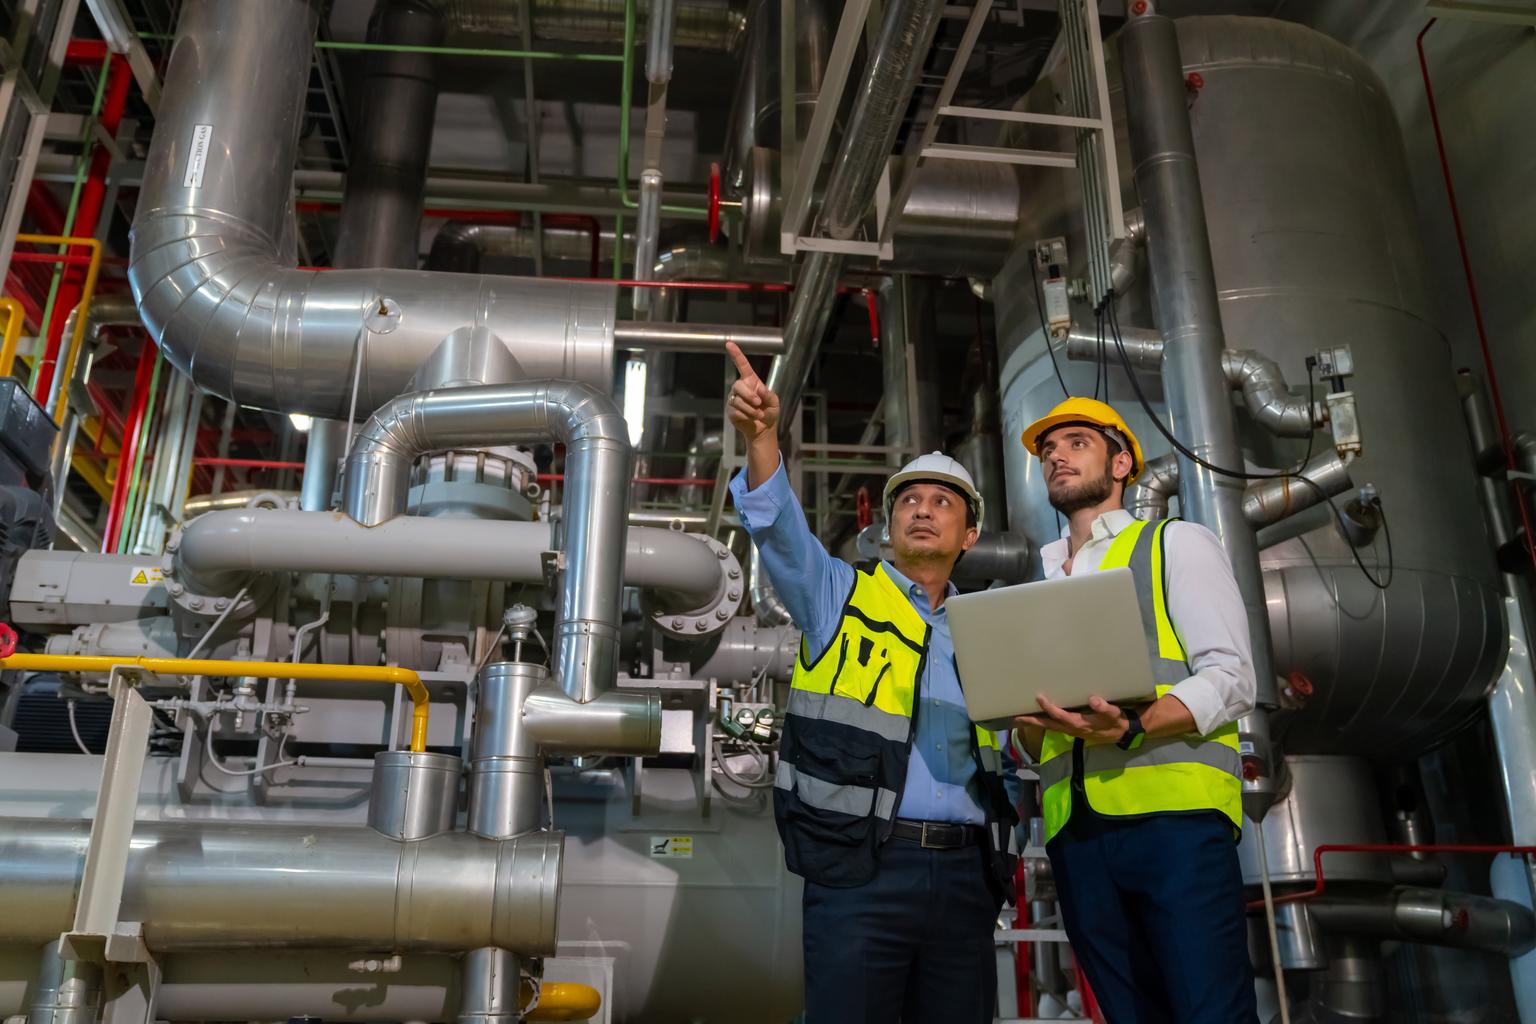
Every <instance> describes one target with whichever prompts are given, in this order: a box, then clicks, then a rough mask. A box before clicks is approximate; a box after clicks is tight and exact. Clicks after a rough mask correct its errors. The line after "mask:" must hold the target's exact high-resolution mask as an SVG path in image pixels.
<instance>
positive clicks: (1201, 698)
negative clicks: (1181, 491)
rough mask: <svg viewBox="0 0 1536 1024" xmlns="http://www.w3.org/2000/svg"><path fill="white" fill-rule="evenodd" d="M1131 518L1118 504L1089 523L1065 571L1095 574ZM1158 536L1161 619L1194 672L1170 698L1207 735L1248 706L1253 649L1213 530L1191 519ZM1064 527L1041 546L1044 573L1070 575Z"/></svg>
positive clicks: (1250, 704) (1250, 706) (1239, 597)
mask: <svg viewBox="0 0 1536 1024" xmlns="http://www.w3.org/2000/svg"><path fill="white" fill-rule="evenodd" d="M1135 521H1136V520H1135V519H1134V518H1133V517H1132V516H1131V514H1130V513H1129V512H1127V511H1125V510H1124V509H1114V510H1113V511H1110V512H1105V513H1104V514H1103V515H1101V516H1099V518H1097V519H1095V520H1094V521H1093V530H1092V532H1091V533H1090V535H1089V538H1088V542H1087V543H1086V544H1084V545H1083V546H1082V548H1081V549H1080V550H1079V551H1078V552H1077V554H1076V556H1074V557H1073V558H1072V572H1071V574H1070V575H1076V574H1081V573H1085V572H1098V571H1099V563H1101V562H1102V561H1103V560H1104V555H1105V553H1106V552H1107V551H1108V550H1109V545H1110V543H1111V542H1112V541H1113V540H1114V538H1115V535H1116V534H1118V533H1119V532H1120V531H1121V530H1123V529H1125V528H1126V527H1127V526H1129V525H1130V524H1131V523H1133V522H1135ZM1166 529H1167V532H1166V533H1165V534H1164V537H1163V539H1164V546H1163V552H1164V556H1165V557H1164V565H1163V574H1164V577H1165V579H1166V580H1167V599H1168V617H1169V618H1170V619H1172V620H1173V628H1174V630H1175V631H1176V632H1177V633H1178V634H1179V639H1180V640H1181V641H1183V644H1184V654H1185V656H1186V657H1187V658H1188V660H1189V664H1190V667H1191V668H1192V669H1193V670H1194V674H1193V675H1191V676H1190V677H1189V678H1187V679H1184V680H1183V681H1181V682H1179V683H1178V684H1176V685H1175V686H1174V687H1173V689H1172V690H1170V691H1169V692H1170V693H1172V694H1173V695H1174V696H1175V697H1177V698H1179V701H1180V702H1181V703H1183V705H1184V706H1185V707H1187V708H1189V713H1190V714H1191V715H1193V716H1194V719H1195V727H1196V729H1198V730H1199V732H1200V734H1201V735H1206V734H1208V733H1210V732H1212V731H1214V730H1216V729H1218V728H1220V727H1221V726H1223V725H1226V724H1227V723H1228V722H1233V721H1236V720H1237V719H1239V718H1241V717H1242V716H1243V715H1246V714H1247V713H1248V712H1250V711H1252V710H1253V702H1254V695H1255V694H1254V676H1253V654H1252V650H1251V647H1250V645H1249V641H1248V615H1247V612H1246V611H1245V610H1244V608H1243V598H1242V595H1241V594H1240V593H1238V590H1237V580H1236V579H1235V578H1233V576H1232V563H1231V562H1229V561H1228V560H1227V553H1226V552H1225V551H1223V550H1222V548H1221V542H1220V541H1218V540H1217V539H1216V535H1215V534H1213V533H1212V532H1211V531H1210V530H1207V529H1206V528H1205V527H1203V526H1200V525H1197V524H1195V523H1187V522H1182V521H1180V522H1173V523H1169V524H1168V526H1167V528H1166ZM1069 530H1070V528H1068V529H1063V530H1062V535H1061V540H1057V541H1052V542H1051V543H1049V544H1047V545H1045V546H1044V547H1042V548H1041V549H1040V561H1041V562H1042V563H1043V565H1044V568H1045V578H1046V579H1048V580H1054V579H1060V578H1061V577H1063V576H1067V575H1069V573H1068V572H1067V569H1066V564H1067V558H1068V555H1069V553H1070V552H1069V545H1070V542H1069V541H1068V539H1067V538H1068V534H1069Z"/></svg>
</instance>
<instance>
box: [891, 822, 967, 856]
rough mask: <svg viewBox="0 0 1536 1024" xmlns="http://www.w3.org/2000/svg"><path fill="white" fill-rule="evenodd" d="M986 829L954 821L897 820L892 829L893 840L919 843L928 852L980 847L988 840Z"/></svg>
mask: <svg viewBox="0 0 1536 1024" xmlns="http://www.w3.org/2000/svg"><path fill="white" fill-rule="evenodd" d="M986 835H987V832H986V829H984V828H982V827H981V826H980V825H961V824H958V823H956V822H952V821H913V820H912V819H910V818H897V819H896V824H895V827H894V828H892V829H891V838H892V839H905V840H907V841H908V842H911V843H917V844H918V845H919V846H922V847H923V848H924V849H926V850H958V849H961V848H963V847H966V846H979V845H981V844H982V843H983V842H985V840H986Z"/></svg>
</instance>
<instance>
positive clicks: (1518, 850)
mask: <svg viewBox="0 0 1536 1024" xmlns="http://www.w3.org/2000/svg"><path fill="white" fill-rule="evenodd" d="M1329 853H1388V854H1392V853H1476V854H1500V853H1509V854H1518V855H1520V856H1522V857H1530V856H1533V855H1536V846H1520V845H1514V846H1512V845H1509V844H1502V843H1322V844H1319V845H1318V846H1316V847H1315V848H1313V850H1312V874H1313V876H1314V877H1315V878H1316V879H1317V884H1316V885H1314V886H1313V887H1312V888H1310V889H1307V890H1306V891H1304V892H1292V893H1287V894H1285V895H1284V896H1276V897H1275V899H1274V903H1275V905H1277V906H1278V905H1279V904H1282V903H1300V902H1303V901H1306V900H1314V899H1317V898H1318V897H1319V896H1321V895H1323V893H1325V892H1327V891H1328V880H1327V878H1326V877H1325V876H1324V875H1323V855H1324V854H1329ZM1248 909H1249V910H1262V909H1264V901H1263V900H1253V901H1252V902H1250V903H1249V904H1248Z"/></svg>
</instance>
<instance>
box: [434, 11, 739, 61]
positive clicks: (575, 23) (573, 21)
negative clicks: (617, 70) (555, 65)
mask: <svg viewBox="0 0 1536 1024" xmlns="http://www.w3.org/2000/svg"><path fill="white" fill-rule="evenodd" d="M438 6H440V7H441V8H442V9H443V13H444V15H445V16H446V17H447V18H448V20H449V21H450V22H452V24H453V27H454V28H455V29H456V30H457V31H459V32H463V33H465V34H468V35H484V34H491V35H501V36H518V35H520V33H521V32H522V23H521V21H520V19H521V18H522V3H521V2H519V0H438ZM637 6H638V11H639V18H640V32H641V33H643V32H644V30H645V26H646V25H647V24H648V23H649V22H650V10H651V0H639V2H638V5H637ZM531 13H532V20H533V34H534V37H535V38H537V39H556V40H561V41H564V42H572V43H619V42H622V41H623V39H624V0H543V2H540V3H535V4H534V5H533V10H532V12H531ZM673 18H674V22H673V24H674V27H673V34H672V41H673V45H674V46H679V47H682V48H683V49H687V50H712V51H715V52H718V53H735V52H736V50H737V48H738V47H739V46H741V43H742V40H743V38H744V37H745V35H746V31H747V15H746V11H745V10H744V5H742V4H740V3H736V2H728V0H719V2H715V3H711V2H709V0H679V2H677V3H676V4H675V13H674V15H673Z"/></svg>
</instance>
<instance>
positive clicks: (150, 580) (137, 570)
mask: <svg viewBox="0 0 1536 1024" xmlns="http://www.w3.org/2000/svg"><path fill="white" fill-rule="evenodd" d="M163 579H164V577H163V576H162V575H161V573H160V570H159V569H156V568H154V567H153V566H149V565H136V566H134V567H133V575H132V576H131V577H129V579H128V585H129V586H133V587H153V586H155V585H156V584H157V583H160V582H161V581H162V580H163Z"/></svg>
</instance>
